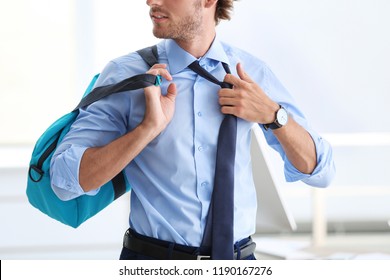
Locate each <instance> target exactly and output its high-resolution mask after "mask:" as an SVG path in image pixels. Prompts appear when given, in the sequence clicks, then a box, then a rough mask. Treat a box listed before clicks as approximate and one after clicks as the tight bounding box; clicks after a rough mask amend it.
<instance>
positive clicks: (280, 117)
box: [263, 105, 288, 130]
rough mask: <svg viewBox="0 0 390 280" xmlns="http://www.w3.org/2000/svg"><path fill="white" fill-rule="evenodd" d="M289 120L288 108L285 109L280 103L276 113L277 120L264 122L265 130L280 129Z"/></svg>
mask: <svg viewBox="0 0 390 280" xmlns="http://www.w3.org/2000/svg"><path fill="white" fill-rule="evenodd" d="M287 121H288V113H287V110H286V109H284V107H283V106H282V105H279V110H277V111H276V113H275V120H274V122H272V123H268V124H263V127H264V128H265V130H268V128H270V129H278V128H281V127H282V126H284V125H286V124H287Z"/></svg>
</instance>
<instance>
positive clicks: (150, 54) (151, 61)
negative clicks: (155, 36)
mask: <svg viewBox="0 0 390 280" xmlns="http://www.w3.org/2000/svg"><path fill="white" fill-rule="evenodd" d="M137 53H138V54H139V55H140V56H141V57H142V59H143V60H145V62H146V63H147V64H148V65H149V66H150V67H152V66H153V65H155V64H157V63H158V52H157V45H154V46H151V47H146V48H144V49H142V50H138V51H137Z"/></svg>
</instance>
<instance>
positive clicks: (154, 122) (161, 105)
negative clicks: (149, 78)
mask: <svg viewBox="0 0 390 280" xmlns="http://www.w3.org/2000/svg"><path fill="white" fill-rule="evenodd" d="M166 67H167V66H166V64H155V65H154V66H153V67H152V68H150V70H149V71H147V72H146V73H148V74H153V75H160V76H161V77H163V78H165V79H166V80H167V81H172V76H171V75H170V74H169V72H168V70H167V69H166ZM144 91H145V101H146V109H145V117H144V120H143V121H142V124H141V125H142V126H145V127H146V128H148V129H152V130H153V131H154V132H155V133H156V134H155V136H157V135H158V134H159V133H160V132H161V131H163V130H164V129H165V128H166V126H167V125H168V124H169V122H170V121H171V120H172V118H173V114H174V112H175V99H176V95H177V93H176V84H174V83H171V84H170V85H169V86H168V89H167V94H166V95H163V94H161V88H160V87H159V86H150V87H147V88H145V89H144Z"/></svg>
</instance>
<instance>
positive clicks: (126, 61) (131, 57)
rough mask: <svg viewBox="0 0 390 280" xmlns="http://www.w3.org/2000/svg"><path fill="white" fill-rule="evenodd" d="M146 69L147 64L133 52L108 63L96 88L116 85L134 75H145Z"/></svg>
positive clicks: (147, 67)
mask: <svg viewBox="0 0 390 280" xmlns="http://www.w3.org/2000/svg"><path fill="white" fill-rule="evenodd" d="M148 69H149V66H148V65H147V63H146V62H145V61H144V60H143V59H142V57H141V56H140V55H139V54H138V53H137V51H133V52H130V53H128V54H126V55H123V56H120V57H117V58H114V59H112V60H111V61H109V62H108V63H107V64H106V66H105V67H104V68H103V70H102V71H101V73H100V76H99V79H98V80H97V82H96V86H103V85H108V84H113V83H117V82H120V81H122V80H124V79H127V78H129V77H132V76H134V75H138V74H141V73H145V72H146V71H147V70H148Z"/></svg>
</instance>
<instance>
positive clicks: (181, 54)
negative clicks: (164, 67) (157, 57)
mask: <svg viewBox="0 0 390 280" xmlns="http://www.w3.org/2000/svg"><path fill="white" fill-rule="evenodd" d="M165 50H166V54H167V59H168V63H169V69H170V73H171V74H172V75H174V74H176V73H179V72H180V71H182V70H184V69H185V68H186V67H187V66H188V65H189V64H191V63H192V62H194V61H195V60H196V57H194V56H193V55H191V54H190V53H188V52H186V51H185V50H184V49H182V48H181V47H180V46H179V45H178V44H176V42H175V41H174V40H171V39H168V40H166V41H165ZM207 59H211V60H214V61H217V62H220V61H221V62H225V63H227V64H229V58H228V57H227V55H226V52H225V49H224V48H223V45H222V43H221V41H219V40H218V38H217V37H216V38H215V39H214V41H213V43H212V45H211V47H210V49H209V50H208V51H207V53H206V54H205V55H204V56H203V57H202V58H201V59H200V60H204V61H205V60H207Z"/></svg>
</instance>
